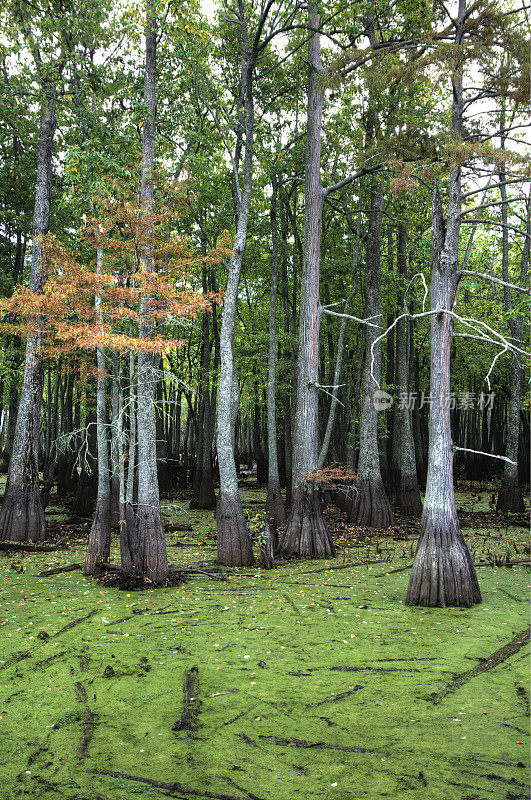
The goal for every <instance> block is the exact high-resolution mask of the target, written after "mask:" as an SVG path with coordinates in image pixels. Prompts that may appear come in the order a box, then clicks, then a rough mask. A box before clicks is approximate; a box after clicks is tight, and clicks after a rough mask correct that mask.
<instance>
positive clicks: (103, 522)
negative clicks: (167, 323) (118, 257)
mask: <svg viewBox="0 0 531 800" xmlns="http://www.w3.org/2000/svg"><path fill="white" fill-rule="evenodd" d="M103 259H104V253H103V250H102V249H101V248H98V249H97V252H96V272H97V273H98V274H100V273H101V272H102V269H103ZM95 306H96V316H97V319H98V322H99V323H100V325H101V323H102V320H101V298H100V297H99V296H98V295H96V299H95ZM96 359H97V367H98V376H97V383H96V436H97V441H98V494H97V497H96V510H95V512H94V518H93V520H92V526H91V528H90V533H89V541H88V547H87V553H86V556H85V563H84V565H83V572H84V573H85V575H92V574H93V573H94V572H95V570H96V569H97V565H98V564H105V563H108V562H109V560H110V555H111V476H110V469H109V434H108V425H107V393H106V377H107V365H106V364H105V352H104V351H103V349H102V348H101V347H98V348H97V350H96Z"/></svg>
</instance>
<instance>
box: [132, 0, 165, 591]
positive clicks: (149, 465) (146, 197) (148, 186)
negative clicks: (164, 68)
mask: <svg viewBox="0 0 531 800" xmlns="http://www.w3.org/2000/svg"><path fill="white" fill-rule="evenodd" d="M146 14H147V16H146V66H145V73H144V103H145V107H146V113H145V115H144V123H143V128H142V138H143V148H142V180H141V186H140V202H141V211H142V215H143V225H142V227H143V230H142V235H143V242H142V245H141V255H140V258H141V265H140V268H141V271H143V272H145V273H150V272H154V271H155V264H154V258H153V225H152V222H151V219H150V217H151V214H152V213H153V168H154V161H155V114H156V67H157V22H156V17H155V10H154V3H153V0H148V4H147V12H146ZM150 304H151V298H150V296H149V294H148V292H147V290H144V291H143V293H142V297H141V301H140V318H141V322H140V339H144V340H148V339H150V338H151V336H152V335H153V331H154V327H155V326H154V321H153V319H152V315H151V311H150ZM157 363H158V357H155V356H154V355H153V354H152V353H150V352H149V350H142V349H140V350H139V353H138V402H137V436H138V506H137V509H136V517H135V534H134V538H135V541H134V550H135V552H134V565H135V567H136V568H137V569H138V570H139V571H140V572H141V573H142V574H143V575H144V576H145V577H147V578H149V580H151V581H153V582H154V583H162V582H163V581H164V580H165V579H166V577H167V575H168V557H167V553H166V541H165V539H164V530H163V527H162V517H161V513H160V499H159V485H158V479H157V433H156V422H155V388H156V381H157V379H156V364H157Z"/></svg>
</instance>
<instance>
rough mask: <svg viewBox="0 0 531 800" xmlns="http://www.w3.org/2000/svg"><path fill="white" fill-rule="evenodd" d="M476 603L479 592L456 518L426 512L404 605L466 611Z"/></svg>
mask: <svg viewBox="0 0 531 800" xmlns="http://www.w3.org/2000/svg"><path fill="white" fill-rule="evenodd" d="M475 603H481V592H480V590H479V584H478V579H477V575H476V570H475V567H474V563H473V561H472V556H471V555H470V550H469V549H468V545H467V543H466V542H465V540H464V538H463V534H462V533H461V530H460V528H459V523H458V521H457V515H456V514H452V513H449V512H447V511H445V510H444V509H430V510H429V511H426V510H425V511H424V517H423V520H422V534H421V537H420V541H419V544H418V547H417V552H416V554H415V560H414V562H413V567H412V569H411V575H410V578H409V586H408V590H407V595H406V605H408V606H439V607H445V606H458V607H465V608H469V607H470V606H473V605H474V604H475Z"/></svg>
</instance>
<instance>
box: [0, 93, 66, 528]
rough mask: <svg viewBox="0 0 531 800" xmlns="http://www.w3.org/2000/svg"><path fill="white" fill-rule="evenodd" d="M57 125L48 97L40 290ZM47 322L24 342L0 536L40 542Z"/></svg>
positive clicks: (40, 201) (38, 193)
mask: <svg viewBox="0 0 531 800" xmlns="http://www.w3.org/2000/svg"><path fill="white" fill-rule="evenodd" d="M55 128H56V116H55V102H54V101H53V100H51V99H48V101H47V103H46V105H45V107H44V108H43V111H42V116H41V122H40V131H39V142H38V146H37V179H36V184H35V207H34V211H33V244H32V258H31V272H30V280H29V288H30V290H31V291H32V292H36V293H40V292H42V290H43V286H44V282H45V280H46V267H45V263H44V242H43V239H44V236H45V235H46V234H47V233H48V227H49V222H50V201H51V192H52V153H53V141H54V135H55ZM42 326H43V321H42V320H41V319H35V320H33V324H32V328H33V329H32V332H31V333H30V334H29V336H28V339H27V342H26V358H25V362H24V377H23V379H22V389H21V392H20V402H19V406H18V414H17V422H16V426H15V433H14V438H13V450H12V454H11V460H10V464H9V471H8V474H7V483H6V491H5V495H4V502H3V504H2V510H1V511H0V539H8V540H11V541H19V542H27V541H33V542H38V541H41V540H42V539H44V536H45V532H46V528H45V521H44V509H43V506H42V502H41V496H40V488H39V429H40V420H41V404H42V394H43V388H44V367H43V362H42V359H41V357H40V354H39V352H38V351H39V348H40V345H41V338H42Z"/></svg>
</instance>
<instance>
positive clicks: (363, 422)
mask: <svg viewBox="0 0 531 800" xmlns="http://www.w3.org/2000/svg"><path fill="white" fill-rule="evenodd" d="M383 206H384V199H383V196H382V195H380V194H379V193H378V192H376V191H375V190H374V189H373V191H372V192H371V209H370V215H369V232H368V235H367V255H366V259H367V265H366V275H367V282H366V301H365V317H366V318H370V319H371V321H372V322H374V323H375V324H381V320H382V292H381V260H380V249H381V239H382V212H383ZM379 334H380V329H379V328H373V327H370V326H366V328H365V365H364V371H363V399H362V408H361V419H360V455H359V461H358V478H359V485H358V487H357V489H356V490H355V492H354V494H353V502H352V506H351V509H350V512H349V516H348V520H349V522H351V523H354V524H356V525H363V526H366V527H369V528H388V527H389V525H392V524H393V522H394V517H393V512H392V511H391V506H390V505H389V500H388V499H387V494H386V491H385V488H384V485H383V480H382V473H381V470H380V456H379V450H378V410H377V407H376V405H375V398H376V394H375V393H376V391H377V388H378V385H379V383H380V378H381V372H382V343H381V340H380V341H379V342H378V343H377V344H376V346H375V347H374V349H372V345H373V342H375V340H376V339H377V337H378V336H379Z"/></svg>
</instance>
